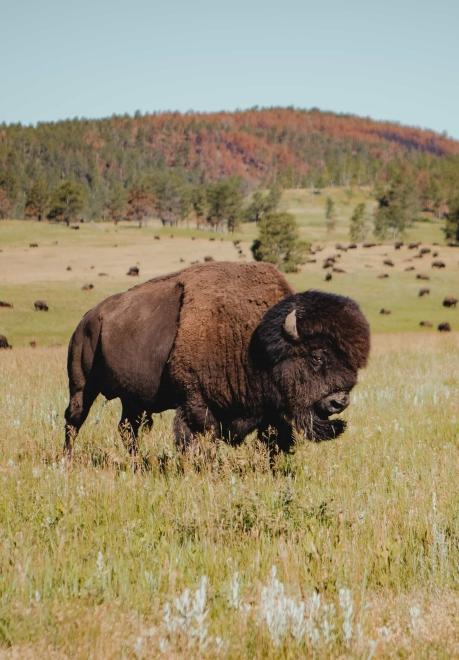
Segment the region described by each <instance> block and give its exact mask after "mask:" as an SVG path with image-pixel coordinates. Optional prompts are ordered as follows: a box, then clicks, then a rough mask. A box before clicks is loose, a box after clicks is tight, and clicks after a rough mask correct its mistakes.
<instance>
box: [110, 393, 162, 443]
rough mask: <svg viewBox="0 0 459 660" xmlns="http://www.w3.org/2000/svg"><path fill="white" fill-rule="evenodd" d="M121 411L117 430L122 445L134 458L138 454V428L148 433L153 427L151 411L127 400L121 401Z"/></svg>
mask: <svg viewBox="0 0 459 660" xmlns="http://www.w3.org/2000/svg"><path fill="white" fill-rule="evenodd" d="M121 403H122V406H123V410H122V412H121V418H120V421H119V424H118V429H119V432H120V435H121V438H122V440H123V443H124V445H125V446H126V448H127V450H128V451H129V453H130V454H131V456H136V455H137V452H138V442H137V439H138V435H139V430H140V428H143V429H146V430H147V431H149V430H150V429H151V427H152V426H153V419H152V416H151V411H149V410H145V408H144V407H142V406H140V405H139V404H138V403H135V402H133V401H130V400H129V399H122V400H121Z"/></svg>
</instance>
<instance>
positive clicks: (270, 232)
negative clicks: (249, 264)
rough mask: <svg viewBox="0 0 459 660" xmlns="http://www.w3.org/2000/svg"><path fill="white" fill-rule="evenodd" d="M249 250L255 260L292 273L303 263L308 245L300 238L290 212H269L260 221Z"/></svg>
mask: <svg viewBox="0 0 459 660" xmlns="http://www.w3.org/2000/svg"><path fill="white" fill-rule="evenodd" d="M251 250H252V254H253V256H254V259H255V260H256V261H267V262H268V263H271V264H275V265H276V266H277V267H278V268H279V269H280V270H283V271H285V272H286V273H294V272H296V271H297V270H298V267H299V266H300V264H302V263H304V257H305V254H306V253H307V251H308V250H309V245H308V244H307V243H306V242H304V241H301V240H300V238H299V232H298V226H297V224H296V222H295V218H294V217H293V216H292V215H291V214H290V213H270V214H268V215H265V216H264V217H263V218H262V220H261V221H260V224H259V237H258V239H257V240H255V241H254V242H253V244H252V248H251Z"/></svg>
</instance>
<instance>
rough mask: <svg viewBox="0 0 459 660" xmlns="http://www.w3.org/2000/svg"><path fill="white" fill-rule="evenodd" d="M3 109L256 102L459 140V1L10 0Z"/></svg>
mask: <svg viewBox="0 0 459 660" xmlns="http://www.w3.org/2000/svg"><path fill="white" fill-rule="evenodd" d="M0 21H1V23H2V30H1V39H0V62H1V65H0V121H6V122H14V121H21V122H23V123H34V122H36V121H44V120H56V119H62V118H66V117H75V116H85V117H103V116H108V115H111V114H113V113H118V114H119V113H124V112H129V113H133V112H134V111H135V110H136V109H140V110H141V111H142V112H151V111H155V110H165V109H172V110H181V111H186V110H190V109H194V110H200V111H206V110H208V111H212V110H220V109H227V110H232V109H235V108H247V107H251V106H254V105H259V106H270V105H281V106H286V105H294V106H297V107H302V108H311V107H314V106H315V107H319V108H321V109H327V110H333V111H336V112H351V113H355V114H359V115H368V116H371V117H374V118H377V119H391V120H396V121H399V122H401V123H404V124H410V125H415V126H421V127H428V128H433V129H435V130H437V131H443V130H445V131H447V132H448V133H449V134H450V135H451V136H454V137H456V138H459V38H458V34H457V33H458V28H459V0H436V1H435V2H428V1H426V0H418V1H414V0H384V1H382V0H381V1H380V2H374V1H373V0H329V1H328V2H327V1H326V0H322V1H320V0H316V1H315V2H310V1H309V0H303V1H301V0H277V1H276V2H272V1H271V0H263V1H262V0H245V1H243V0H232V2H220V1H219V0H213V1H211V0H190V1H189V2H185V1H184V0H169V1H168V2H166V1H165V0H150V1H148V0H131V1H130V2H120V1H119V0H110V1H109V0H92V1H89V0H79V1H77V0H75V1H72V2H69V1H68V0H59V1H57V0H33V1H32V0H9V1H7V0H0Z"/></svg>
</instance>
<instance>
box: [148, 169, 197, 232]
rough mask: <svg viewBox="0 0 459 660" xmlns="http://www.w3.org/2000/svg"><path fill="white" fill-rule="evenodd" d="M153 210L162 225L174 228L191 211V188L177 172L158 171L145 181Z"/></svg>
mask: <svg viewBox="0 0 459 660" xmlns="http://www.w3.org/2000/svg"><path fill="white" fill-rule="evenodd" d="M147 186H148V187H149V188H150V190H151V191H152V194H153V208H154V210H155V213H156V214H157V216H158V217H159V219H160V220H161V222H162V224H163V225H171V226H176V225H178V224H179V223H180V222H181V221H182V220H184V219H185V218H186V217H187V215H188V214H189V212H190V210H191V186H190V185H189V183H188V182H187V181H186V179H185V177H184V176H183V175H181V174H180V173H179V172H174V171H168V170H164V171H158V172H155V173H154V174H152V175H151V176H150V177H148V179H147Z"/></svg>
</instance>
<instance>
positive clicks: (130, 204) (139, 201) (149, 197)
mask: <svg viewBox="0 0 459 660" xmlns="http://www.w3.org/2000/svg"><path fill="white" fill-rule="evenodd" d="M153 204H154V199H153V194H152V192H151V190H150V188H149V187H148V186H147V185H146V184H145V182H141V183H139V184H134V185H133V186H131V187H130V188H129V190H128V194H127V207H126V216H127V218H128V219H129V220H134V221H135V222H137V223H138V225H139V227H142V226H143V222H144V220H145V218H146V217H147V216H149V215H150V214H151V212H152V210H153Z"/></svg>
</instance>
